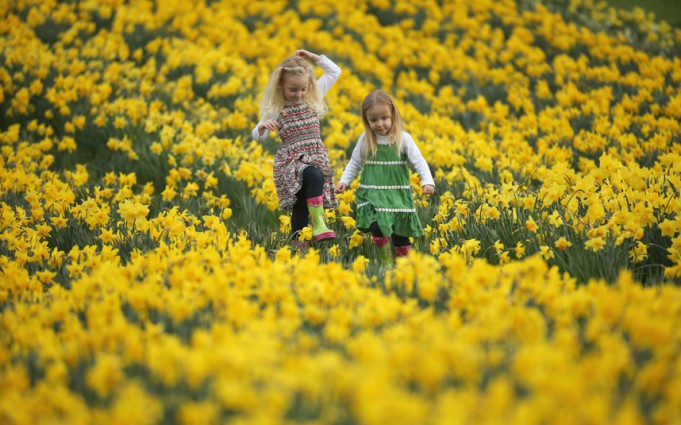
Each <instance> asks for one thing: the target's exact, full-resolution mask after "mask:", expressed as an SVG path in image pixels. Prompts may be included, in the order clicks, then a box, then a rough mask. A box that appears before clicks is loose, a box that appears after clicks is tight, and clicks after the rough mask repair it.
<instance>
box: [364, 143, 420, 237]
mask: <svg viewBox="0 0 681 425" xmlns="http://www.w3.org/2000/svg"><path fill="white" fill-rule="evenodd" d="M355 202H356V203H357V228H358V229H360V230H362V231H364V232H368V231H369V226H371V223H373V222H377V223H378V226H379V227H380V228H381V233H383V236H391V235H392V234H393V233H395V234H397V235H400V236H405V237H407V236H411V237H419V236H423V234H424V233H423V227H422V226H421V220H420V219H419V217H418V215H417V214H416V208H414V198H413V196H412V193H411V185H410V180H409V165H408V161H407V155H406V154H405V153H398V152H397V150H396V149H395V147H394V146H391V145H387V144H381V143H379V144H378V150H377V151H376V155H374V156H373V157H372V158H371V159H369V160H367V161H366V162H365V163H364V167H363V168H362V175H361V177H360V180H359V189H357V191H356V192H355Z"/></svg>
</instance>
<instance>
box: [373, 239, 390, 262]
mask: <svg viewBox="0 0 681 425" xmlns="http://www.w3.org/2000/svg"><path fill="white" fill-rule="evenodd" d="M372 239H373V241H374V245H376V248H377V249H378V264H379V265H380V266H381V270H389V269H392V268H393V254H392V250H391V248H392V246H391V245H390V238H389V237H376V236H372Z"/></svg>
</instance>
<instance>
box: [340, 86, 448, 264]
mask: <svg viewBox="0 0 681 425" xmlns="http://www.w3.org/2000/svg"><path fill="white" fill-rule="evenodd" d="M362 122H363V123H364V133H362V135H361V136H360V138H359V140H358V141H357V145H356V146H355V149H354V150H353V152H352V157H351V158H350V162H349V163H348V165H347V166H346V167H345V171H344V172H343V175H342V176H341V179H340V182H339V183H338V185H337V186H336V192H337V193H341V192H344V191H345V189H346V188H347V187H348V185H349V184H350V183H351V182H352V181H353V180H354V179H355V177H357V175H358V174H359V172H360V170H362V176H361V177H360V181H359V189H357V191H356V192H355V202H356V204H357V219H356V221H357V228H358V229H360V230H362V231H365V232H371V234H372V239H373V242H374V244H375V245H376V247H377V248H378V252H379V261H380V263H381V266H382V267H384V268H390V267H392V264H393V259H392V249H391V246H390V241H391V240H392V243H393V245H394V246H395V255H397V256H404V255H407V253H408V252H409V250H410V249H411V242H410V240H409V237H418V236H423V228H422V227H421V221H420V220H419V217H418V215H416V209H415V208H414V198H413V196H412V193H411V185H410V180H409V165H411V166H412V167H414V169H415V170H416V172H417V173H418V175H419V177H420V178H421V184H422V185H423V193H424V194H426V195H432V194H433V193H434V192H435V183H434V181H433V177H432V175H431V173H430V169H429V168H428V164H427V163H426V160H425V159H424V158H423V156H422V155H421V151H420V150H419V148H418V147H417V146H416V143H414V139H412V137H411V135H410V134H409V133H407V132H405V131H403V130H402V119H401V117H400V113H399V111H398V110H397V106H395V102H394V101H393V99H392V97H390V95H389V94H388V93H386V92H384V91H382V90H375V91H373V92H371V93H369V95H368V96H367V97H365V98H364V101H363V102H362Z"/></svg>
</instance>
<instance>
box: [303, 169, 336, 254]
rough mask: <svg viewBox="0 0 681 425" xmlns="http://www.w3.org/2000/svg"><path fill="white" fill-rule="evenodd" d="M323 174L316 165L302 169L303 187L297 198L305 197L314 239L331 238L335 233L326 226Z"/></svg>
mask: <svg viewBox="0 0 681 425" xmlns="http://www.w3.org/2000/svg"><path fill="white" fill-rule="evenodd" d="M323 193H324V174H322V172H321V171H320V170H319V169H318V168H316V167H307V168H306V169H305V170H304V171H303V187H301V189H300V191H299V192H298V195H297V197H298V200H300V198H301V197H305V203H306V204H307V211H308V213H309V215H310V218H311V219H312V234H313V236H314V240H315V241H322V240H325V239H333V238H335V237H336V233H335V232H334V231H333V230H331V229H329V228H328V227H326V217H325V214H324V197H323V196H322V195H323Z"/></svg>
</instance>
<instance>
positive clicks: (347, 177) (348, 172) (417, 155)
mask: <svg viewBox="0 0 681 425" xmlns="http://www.w3.org/2000/svg"><path fill="white" fill-rule="evenodd" d="M377 141H378V143H379V144H387V143H388V137H387V136H377ZM363 146H364V133H362V135H361V136H359V139H358V140H357V145H355V149H354V150H353V151H352V156H351V157H350V161H349V162H348V165H346V166H345V171H343V175H342V176H341V178H340V182H341V183H345V184H346V185H347V186H349V185H350V183H352V181H353V180H354V179H355V178H356V177H357V176H358V175H359V172H360V171H361V170H362V166H363V165H364V161H363V160H362V150H363ZM401 151H402V153H406V154H407V161H408V162H409V165H411V166H412V167H413V168H414V170H416V172H417V173H418V175H419V177H420V178H421V186H425V185H427V184H431V185H433V186H435V180H433V176H432V174H431V173H430V168H428V163H427V162H426V159H425V158H424V157H423V155H421V151H420V150H419V147H418V146H416V142H414V139H413V138H412V137H411V134H409V133H407V132H406V131H403V132H402V147H401Z"/></svg>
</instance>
